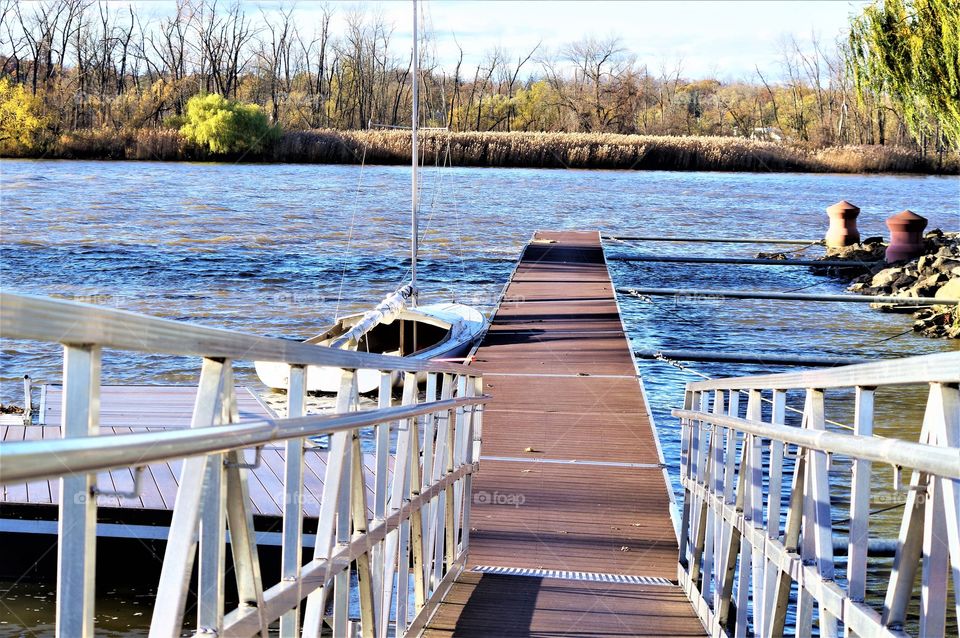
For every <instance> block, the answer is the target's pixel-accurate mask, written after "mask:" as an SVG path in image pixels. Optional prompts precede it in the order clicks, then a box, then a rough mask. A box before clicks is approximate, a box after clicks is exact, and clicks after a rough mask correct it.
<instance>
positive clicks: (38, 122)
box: [0, 78, 47, 155]
mask: <svg viewBox="0 0 960 638" xmlns="http://www.w3.org/2000/svg"><path fill="white" fill-rule="evenodd" d="M41 108H42V107H41V104H40V99H39V98H37V97H36V96H34V95H31V94H30V93H29V92H28V91H26V90H25V89H24V88H23V85H22V84H18V83H16V82H11V81H10V79H9V78H0V152H2V153H4V154H14V155H18V154H21V153H25V152H30V151H32V150H34V149H35V148H36V147H37V146H38V145H39V144H40V142H41V138H42V135H43V132H44V130H45V129H46V126H47V121H46V118H45V117H44V116H43V115H42V114H41Z"/></svg>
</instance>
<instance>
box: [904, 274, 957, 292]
mask: <svg viewBox="0 0 960 638" xmlns="http://www.w3.org/2000/svg"><path fill="white" fill-rule="evenodd" d="M947 279H948V278H947V276H946V275H944V274H943V273H937V274H935V275H930V276H929V277H924V278H922V279H920V280H918V281H917V283H916V284H915V285H914V286H913V288H911V290H913V291H916V293H917V296H918V297H929V296H931V295H933V293H935V292H937V289H938V288H940V285H941V284H943V283H944V282H946V281H947Z"/></svg>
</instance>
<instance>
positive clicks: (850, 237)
mask: <svg viewBox="0 0 960 638" xmlns="http://www.w3.org/2000/svg"><path fill="white" fill-rule="evenodd" d="M859 214H860V209H859V208H858V207H857V206H854V205H853V204H851V203H850V202H848V201H847V200H845V199H843V200H840V201H839V202H837V203H836V204H834V205H833V206H831V207H829V208H828V209H827V217H829V218H830V228H829V229H827V236H826V237H825V239H826V242H827V247H828V248H843V247H844V246H850V245H851V244H856V243H857V242H859V241H860V231H859V230H857V215H859Z"/></svg>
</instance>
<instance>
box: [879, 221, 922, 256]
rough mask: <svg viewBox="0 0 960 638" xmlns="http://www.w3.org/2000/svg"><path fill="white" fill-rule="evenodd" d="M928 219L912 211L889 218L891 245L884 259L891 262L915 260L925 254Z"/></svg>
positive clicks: (888, 226)
mask: <svg viewBox="0 0 960 638" xmlns="http://www.w3.org/2000/svg"><path fill="white" fill-rule="evenodd" d="M926 227H927V219H926V218H925V217H921V216H920V215H917V214H916V213H915V212H913V211H912V210H905V211H903V212H900V213H897V214H896V215H893V216H892V217H889V218H887V228H889V229H890V245H889V246H887V252H886V255H885V256H884V259H885V260H886V261H887V262H888V263H889V262H894V261H901V260H904V259H913V258H914V257H918V256H919V255H920V254H921V253H923V229H924V228H926Z"/></svg>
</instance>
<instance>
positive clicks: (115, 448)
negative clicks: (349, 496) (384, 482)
mask: <svg viewBox="0 0 960 638" xmlns="http://www.w3.org/2000/svg"><path fill="white" fill-rule="evenodd" d="M489 400H490V397H489V396H487V395H481V396H478V397H476V398H474V397H457V398H455V399H444V400H440V401H433V402H431V403H426V404H419V405H412V406H397V407H393V408H379V409H375V410H365V411H363V412H351V413H348V414H345V415H340V414H337V415H312V416H303V417H297V418H288V419H251V420H247V421H240V422H238V423H231V424H230V426H229V427H213V428H195V429H189V430H166V431H163V432H144V433H132V434H117V435H113V436H98V437H89V436H88V437H80V438H69V439H49V440H37V441H18V442H16V443H11V444H6V445H3V446H0V484H5V483H15V482H23V481H36V480H40V479H46V478H51V477H60V476H66V475H70V474H80V473H86V472H104V471H108V470H113V469H117V468H123V467H131V466H143V465H149V464H151V463H158V462H163V461H171V460H178V459H183V458H189V457H191V456H198V455H201V454H221V453H225V452H230V451H233V450H242V449H245V448H251V447H257V446H261V445H265V444H267V443H273V442H281V441H288V440H290V439H299V438H303V437H307V436H309V437H313V436H324V435H327V434H334V433H335V432H350V431H353V430H357V429H359V428H362V427H369V426H372V425H377V424H379V423H383V422H385V421H399V420H401V419H409V418H412V417H416V416H422V415H424V414H431V413H434V412H438V411H442V410H452V409H456V408H461V407H467V406H472V405H483V404H485V403H487V401H489Z"/></svg>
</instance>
